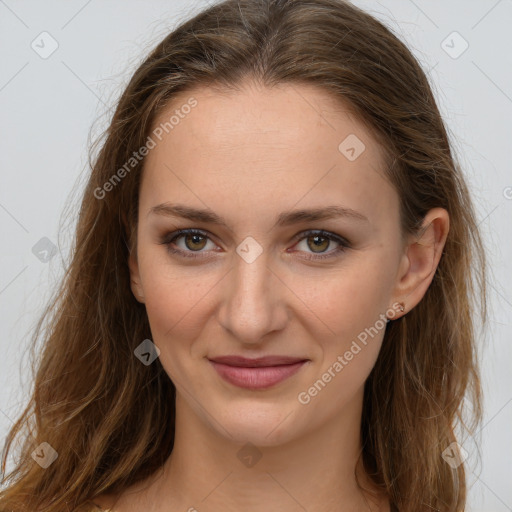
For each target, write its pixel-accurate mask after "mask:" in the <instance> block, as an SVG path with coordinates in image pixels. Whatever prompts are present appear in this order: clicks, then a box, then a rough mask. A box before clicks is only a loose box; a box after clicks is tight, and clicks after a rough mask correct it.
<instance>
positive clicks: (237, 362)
mask: <svg viewBox="0 0 512 512" xmlns="http://www.w3.org/2000/svg"><path fill="white" fill-rule="evenodd" d="M209 359H210V361H213V362H215V363H221V364H227V365H229V366H240V367H245V368H259V367H262V366H278V365H282V364H294V363H299V362H301V361H307V359H305V358H303V357H289V356H264V357H257V358H254V359H249V358H247V357H242V356H219V357H213V358H209Z"/></svg>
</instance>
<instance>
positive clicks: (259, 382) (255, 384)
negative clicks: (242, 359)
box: [210, 361, 307, 389]
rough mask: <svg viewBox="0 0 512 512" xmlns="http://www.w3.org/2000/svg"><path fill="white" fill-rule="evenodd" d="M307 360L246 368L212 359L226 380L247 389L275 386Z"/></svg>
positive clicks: (296, 370)
mask: <svg viewBox="0 0 512 512" xmlns="http://www.w3.org/2000/svg"><path fill="white" fill-rule="evenodd" d="M306 362H307V361H299V362H298V363H294V364H286V365H281V366H262V367H260V368H245V367H241V366H229V365H227V364H222V363H216V362H214V361H210V363H212V365H213V367H214V368H215V370H217V373H218V374H219V375H220V376H221V377H222V378H223V379H224V380H226V381H227V382H229V383H231V384H233V385H235V386H239V387H241V388H246V389H266V388H269V387H271V386H274V385H276V384H278V383H279V382H282V381H283V380H285V379H287V378H288V377H291V376H292V375H293V374H295V373H297V372H298V371H299V370H300V369H301V368H302V366H303V365H304V363H306Z"/></svg>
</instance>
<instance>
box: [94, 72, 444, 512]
mask: <svg viewBox="0 0 512 512" xmlns="http://www.w3.org/2000/svg"><path fill="white" fill-rule="evenodd" d="M191 96H193V97H194V98H195V99H196V100H197V101H198V105H197V107H195V108H194V109H192V111H191V112H190V113H189V114H188V115H187V116H184V119H182V120H180V122H179V124H178V125H176V126H175V127H174V129H173V130H172V131H170V132H169V133H168V134H167V135H165V137H163V139H162V141H161V142H158V144H157V146H156V147H155V148H154V149H152V150H151V151H150V153H149V154H148V156H147V159H146V163H145V168H144V174H143V180H142V186H141V190H140V198H139V219H138V229H137V236H138V241H137V254H136V255H135V254H132V255H131V257H130V260H129V266H130V273H131V279H132V283H131V285H132V290H133V293H134V295H135V297H136V298H137V300H139V301H140V302H142V303H144V304H145V305H146V309H147V313H148V317H149V321H150V325H151V330H152V333H153V342H154V343H155V345H156V346H157V347H158V348H159V350H160V356H159V357H160V361H161V363H162V365H163V367H164V368H165V370H166V372H167V374H168V375H169V377H170V378H171V379H172V380H173V382H174V383H175V385H176V388H177V399H176V410H177V418H176V439H175V448H174V451H173V454H172V455H171V457H170V458H169V459H168V460H167V462H166V464H165V465H164V467H163V468H162V469H161V471H158V472H157V474H155V475H153V476H152V477H151V478H150V479H148V480H147V481H144V482H141V483H139V484H137V485H135V486H133V487H132V488H130V489H129V490H128V491H127V492H125V493H123V495H122V496H120V497H119V496H117V497H116V504H115V507H114V508H113V510H117V511H132V510H133V511H134V510H148V511H149V510H150V511H154V512H160V511H162V512H163V511H164V510H165V511H167V512H169V511H178V510H179V511H187V510H190V511H192V510H194V509H195V510H198V511H202V510H204V511H208V512H220V511H223V512H225V511H226V510H250V511H251V512H264V511H265V512H266V511H268V510H269V508H271V509H272V510H280V511H283V512H298V511H304V510H308V511H309V512H334V511H340V510H343V511H345V512H351V511H366V510H371V511H376V510H381V511H387V510H389V503H388V501H387V500H386V498H385V497H383V496H379V495H376V496H373V497H372V496H370V495H369V494H368V493H363V492H362V491H361V489H360V488H359V487H358V485H357V484H356V477H355V471H356V468H357V471H358V476H359V480H360V482H361V483H362V484H363V485H365V486H366V487H368V488H370V489H371V484H370V482H369V481H368V480H367V479H366V478H365V476H364V474H363V473H362V471H360V466H359V465H358V463H357V460H358V455H359V453H360V450H361V440H360V434H359V426H360V421H361V413H362V398H363V386H364V382H365V380H366V379H367V377H368V375H369V373H370V371H371V369H372V367H373V365H374V364H375V361H376V359H377V356H378V354H379V350H380V346H381V342H382V339H383V336H384V329H380V330H379V332H378V334H377V335H374V336H373V337H369V338H368V342H367V344H366V345H362V344H361V343H359V345H360V346H361V350H360V351H359V352H358V353H357V355H354V356H353V358H352V359H351V360H350V361H348V362H347V363H348V364H346V366H343V369H342V370H341V371H339V372H337V373H336V372H334V373H335V377H333V378H332V379H331V381H330V382H329V383H328V384H326V385H325V387H324V388H323V389H322V390H321V391H320V392H318V393H317V395H316V396H314V397H310V398H311V399H310V401H309V403H307V404H303V403H301V402H300V401H299V400H298V395H299V393H301V392H304V391H307V390H308V389H309V388H311V386H312V385H313V383H314V382H315V381H317V380H318V379H320V378H321V377H322V375H323V374H324V373H325V372H326V371H327V370H328V368H329V367H331V368H332V366H333V363H334V362H335V361H337V358H338V356H339V355H341V356H343V355H344V354H345V353H346V352H347V351H348V350H349V349H350V347H351V344H352V342H353V341H354V340H357V339H358V338H357V336H358V334H360V333H361V332H363V331H364V330H365V328H370V327H371V326H374V325H376V322H377V321H378V320H379V318H381V317H379V315H382V314H384V315H387V316H388V317H390V318H393V319H396V318H398V317H399V316H401V315H403V314H406V313H407V312H408V311H410V310H411V309H412V308H413V307H414V306H416V304H418V302H419V301H420V300H421V299H422V297H423V296H424V294H425V292H426V290H427V288H428V286H429V285H430V283H431V281H432V278H433V275H434V271H435V269H436V267H437V265H438V263H439V260H440V257H441V253H442V250H443V246H444V244H445V241H446V236H447V233H448V229H449V218H448V214H447V212H446V211H445V210H443V209H441V208H435V209H433V210H431V211H429V212H428V214H427V216H426V217H425V222H424V227H425V229H424V231H423V234H422V236H421V239H418V238H413V237H410V238H409V239H407V240H406V242H405V243H403V241H402V240H401V237H400V229H399V198H398V195H397V193H396V191H395V189H394V188H393V187H392V186H391V184H390V183H389V182H388V181H386V179H385V178H384V172H383V166H384V160H383V152H382V148H381V147H380V146H379V145H378V143H377V142H376V141H375V140H374V139H373V138H372V136H371V135H370V133H369V132H368V131H367V130H366V128H365V127H364V125H363V124H361V123H360V122H359V121H358V120H357V118H355V116H354V115H352V114H350V112H349V110H348V109H347V108H346V107H344V106H343V104H341V103H340V102H335V100H334V99H333V98H332V97H331V96H329V95H328V94H327V93H326V92H325V91H323V90H321V89H317V88H315V87H314V86H307V85H300V86H299V85H293V86H291V85H283V86H280V87H278V88H274V89H267V88H263V87H262V86H259V85H257V84H255V83H254V82H251V81H247V82H245V83H244V85H243V87H242V89H241V91H240V92H232V91H230V92H222V93H221V92H219V91H216V90H213V89H208V88H196V89H194V90H193V91H188V92H186V93H185V92H183V93H182V94H181V95H180V96H179V97H176V98H175V99H174V101H173V104H172V106H169V108H168V109H167V110H166V112H164V113H163V114H162V116H161V117H160V119H159V120H157V123H155V125H158V123H159V122H160V121H165V120H168V119H169V117H170V116H171V115H172V113H173V112H174V111H175V109H176V108H179V107H180V106H181V105H183V104H185V103H186V101H187V100H188V99H189V98H190V97H191ZM350 134H355V135H356V136H357V137H358V138H359V139H360V140H361V141H362V142H363V143H364V144H365V150H364V151H363V152H362V153H361V154H360V155H359V156H358V157H357V158H356V159H355V160H354V161H350V160H349V159H348V158H346V156H345V155H344V154H342V153H341V152H340V150H339V149H338V146H339V144H340V142H342V141H343V140H344V139H345V138H346V137H347V136H348V135H350ZM166 202H168V203H173V204H175V203H180V204H184V205H187V206H190V207H195V208H209V209H210V210H212V211H213V212H215V213H216V214H218V215H219V216H221V217H222V218H223V219H224V220H225V222H226V224H227V227H224V226H218V225H215V224H211V223H207V222H203V221H190V220H185V219H180V218H178V217H170V216H164V215H158V214H154V213H150V210H151V208H152V207H154V206H155V205H158V204H161V203H166ZM328 205H337V206H344V207H348V208H352V209H354V210H356V211H358V212H360V213H362V214H363V215H364V216H366V217H367V219H368V221H367V222H362V221H358V220H355V219H353V218H348V217H340V218H331V219H327V220H321V221H302V222H299V223H296V224H293V225H289V226H284V227H278V226H277V225H276V219H277V216H278V215H279V214H280V213H282V212H285V211H289V210H296V209H309V208H322V207H325V206H328ZM186 228H196V229H199V230H203V231H206V232H207V235H208V238H201V237H199V239H195V240H194V239H193V237H188V241H187V237H183V236H182V237H181V239H178V240H175V241H174V244H171V245H172V246H173V247H174V248H179V249H182V250H183V251H188V253H189V254H190V253H192V254H198V252H195V253H194V249H196V251H199V253H202V255H203V256H206V257H203V258H201V257H198V258H197V259H192V258H186V257H180V256H177V255H174V254H170V253H169V252H168V249H167V247H166V245H165V244H162V243H161V242H162V239H163V238H164V237H165V236H166V235H168V234H169V233H173V232H175V231H176V230H177V229H186ZM309 229H311V230H325V231H327V232H329V233H334V234H337V235H339V236H341V237H343V238H346V239H347V240H348V241H350V248H347V249H345V251H343V252H339V253H337V255H335V256H333V257H330V258H326V259H323V260H317V261H314V260H308V259H307V258H308V256H310V257H315V256H318V255H321V254H325V253H331V254H333V255H334V254H335V249H336V248H337V247H339V245H340V244H339V243H338V242H336V241H331V242H329V241H328V239H323V238H322V239H320V242H321V243H320V244H319V247H318V248H315V244H314V243H313V242H314V241H313V237H314V234H313V235H310V236H309V238H308V235H304V236H302V237H300V236H299V237H298V238H297V239H294V236H295V235H300V234H301V233H303V232H304V231H306V230H309ZM248 236H251V237H253V238H254V239H255V240H256V241H257V243H258V244H259V246H260V248H261V250H262V252H261V254H260V255H259V256H258V257H257V258H256V259H255V260H254V261H252V262H251V263H248V262H247V261H246V260H244V259H243V258H242V257H241V256H240V255H239V254H238V253H237V252H236V249H237V247H238V246H239V245H240V244H241V243H242V241H244V239H245V238H246V237H248ZM168 240H169V238H168ZM308 240H309V243H308ZM251 250H252V249H251ZM398 301H402V302H404V303H405V307H406V311H405V313H401V312H400V311H398V310H397V309H396V307H395V309H393V304H396V303H397V302H398ZM390 313H391V315H390ZM229 354H237V355H244V356H246V357H253V358H254V357H258V356H261V355H269V354H270V355H290V356H299V357H301V358H307V359H309V361H308V363H307V364H306V365H305V366H304V367H302V368H301V370H300V371H299V372H298V373H296V374H295V375H293V376H292V377H290V378H289V379H287V380H285V381H283V382H281V383H279V384H277V385H275V386H274V387H272V388H269V389H267V390H256V391H253V390H247V389H242V388H239V387H236V386H234V385H232V384H229V383H227V382H226V381H224V380H223V379H222V378H221V377H220V376H219V375H218V374H217V373H216V371H215V370H214V369H213V367H212V365H211V363H210V362H209V361H208V359H207V358H208V357H210V358H211V357H215V356H220V355H229ZM331 372H332V370H331ZM248 442H249V443H252V445H253V446H251V447H250V448H248V450H249V455H253V456H261V458H260V459H259V460H258V461H257V463H256V464H254V465H252V467H248V466H246V465H245V464H243V463H242V461H241V460H240V458H239V457H238V456H237V454H238V452H239V450H240V449H241V448H242V447H243V446H244V445H246V443H248ZM109 498H110V497H108V498H107V497H104V500H103V501H102V500H101V499H98V500H96V502H97V503H100V504H101V503H103V504H104V505H110V506H111V505H112V502H110V501H109Z"/></svg>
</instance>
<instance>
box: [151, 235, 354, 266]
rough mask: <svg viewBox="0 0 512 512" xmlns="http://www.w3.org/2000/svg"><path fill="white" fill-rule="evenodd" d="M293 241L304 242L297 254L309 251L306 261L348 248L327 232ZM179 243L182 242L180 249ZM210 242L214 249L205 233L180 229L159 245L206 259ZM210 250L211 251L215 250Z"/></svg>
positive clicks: (327, 256) (328, 255) (332, 255)
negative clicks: (330, 247) (334, 244)
mask: <svg viewBox="0 0 512 512" xmlns="http://www.w3.org/2000/svg"><path fill="white" fill-rule="evenodd" d="M294 240H298V241H299V244H295V246H297V245H300V243H302V242H304V243H305V247H304V248H303V249H302V250H301V251H299V252H307V251H308V250H310V251H311V252H310V253H309V255H308V256H304V258H305V259H308V260H322V259H326V258H332V257H336V256H338V255H339V254H340V253H341V252H344V251H345V250H346V249H348V248H350V242H348V241H347V240H346V239H344V238H342V237H340V236H338V235H336V234H334V233H330V232H328V231H323V230H310V231H306V232H302V233H300V234H298V235H297V236H296V237H295V238H294ZM178 241H179V242H182V244H181V247H180V245H179V243H178ZM208 241H210V242H211V243H212V244H213V246H214V247H216V246H215V244H214V243H213V242H212V241H211V240H210V237H209V235H208V233H207V232H205V231H202V230H199V229H193V228H191V229H180V230H178V231H175V232H173V233H170V234H168V235H166V236H165V237H164V238H163V239H162V240H161V241H160V243H161V244H162V245H166V246H167V250H168V251H169V252H170V253H171V254H177V255H179V256H183V257H185V258H206V257H208V256H206V255H203V253H204V252H208V251H203V249H205V248H206V247H207V245H208ZM332 242H335V243H337V244H338V246H337V247H335V248H334V249H333V250H331V251H329V252H326V249H327V248H328V247H329V246H330V245H331V244H332ZM214 247H213V248H211V250H215V249H214ZM293 252H296V251H293Z"/></svg>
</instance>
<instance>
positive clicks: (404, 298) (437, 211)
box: [394, 208, 450, 311]
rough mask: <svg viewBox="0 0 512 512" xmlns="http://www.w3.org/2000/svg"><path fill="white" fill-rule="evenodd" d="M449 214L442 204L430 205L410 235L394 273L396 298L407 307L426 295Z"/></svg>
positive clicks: (438, 256)
mask: <svg viewBox="0 0 512 512" xmlns="http://www.w3.org/2000/svg"><path fill="white" fill-rule="evenodd" d="M449 226H450V222H449V215H448V212H447V211H446V210H445V209H444V208H433V209H432V210H429V212H428V213H427V215H426V216H425V218H424V220H423V223H422V226H421V228H420V229H419V230H418V233H417V234H415V235H412V236H411V237H410V242H409V243H408V245H407V246H406V249H405V254H404V255H403V262H402V264H401V268H402V269H403V270H401V271H400V273H399V274H398V275H397V279H398V282H397V284H396V287H395V293H394V297H395V300H397V301H398V302H401V303H403V304H404V305H405V310H406V311H410V310H411V309H412V308H413V307H415V306H416V305H417V304H418V303H419V302H420V301H421V299H422V298H423V296H424V295H425V293H426V291H427V289H428V287H429V286H430V284H431V283H432V280H433V278H434V274H435V272H436V269H437V267H438V264H439V261H440V260H441V256H442V253H443V249H444V246H445V243H446V239H447V236H448V231H449Z"/></svg>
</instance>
